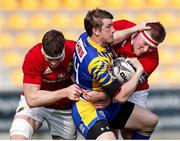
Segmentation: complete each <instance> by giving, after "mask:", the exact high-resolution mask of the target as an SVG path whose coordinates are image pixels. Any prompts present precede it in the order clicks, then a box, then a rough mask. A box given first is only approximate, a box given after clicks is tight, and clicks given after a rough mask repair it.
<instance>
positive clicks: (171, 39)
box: [0, 0, 180, 91]
mask: <svg viewBox="0 0 180 141" xmlns="http://www.w3.org/2000/svg"><path fill="white" fill-rule="evenodd" d="M96 7H99V8H102V9H106V10H109V11H110V12H111V13H112V14H113V15H114V19H115V20H116V19H127V20H131V21H133V22H135V23H140V22H142V21H144V20H157V21H161V22H162V24H163V25H164V26H165V28H166V31H167V37H166V39H165V41H164V43H162V44H161V45H160V46H159V53H160V65H159V67H158V68H157V69H156V71H155V72H154V73H153V74H152V76H151V77H150V84H151V88H154V89H159V88H162V89H163V88H169V89H174V88H178V87H179V86H180V75H179V72H180V61H179V60H180V47H179V45H180V41H179V39H180V38H179V35H180V25H179V23H180V1H179V0H163V1H162V0H126V1H125V0H75V1H73V2H72V1H71V0H0V56H1V59H0V82H1V83H0V91H7V90H12V91H13V90H20V89H21V87H22V72H21V65H22V62H23V57H24V54H25V53H26V52H27V50H28V49H29V48H31V47H32V46H33V45H35V44H36V43H39V42H41V38H42V36H43V34H44V33H45V32H46V31H48V30H50V29H57V30H61V31H62V32H63V33H64V35H65V37H66V38H68V39H73V40H76V39H77V38H78V36H79V35H80V33H81V32H83V31H84V30H83V18H84V16H85V15H86V13H87V11H88V10H90V9H94V8H96Z"/></svg>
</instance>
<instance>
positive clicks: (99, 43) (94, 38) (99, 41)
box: [90, 36, 107, 48]
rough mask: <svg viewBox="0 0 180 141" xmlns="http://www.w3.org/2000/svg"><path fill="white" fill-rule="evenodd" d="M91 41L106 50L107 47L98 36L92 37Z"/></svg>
mask: <svg viewBox="0 0 180 141" xmlns="http://www.w3.org/2000/svg"><path fill="white" fill-rule="evenodd" d="M90 39H91V40H92V41H93V42H94V43H96V44H97V45H98V46H100V47H103V48H105V47H106V46H107V45H105V44H104V43H103V42H102V41H101V40H100V39H99V38H98V37H96V36H91V37H90Z"/></svg>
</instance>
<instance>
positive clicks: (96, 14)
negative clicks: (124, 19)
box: [84, 8, 113, 36]
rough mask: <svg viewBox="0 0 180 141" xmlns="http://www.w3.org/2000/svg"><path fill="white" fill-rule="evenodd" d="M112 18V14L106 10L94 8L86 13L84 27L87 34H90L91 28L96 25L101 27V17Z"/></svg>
mask: <svg viewBox="0 0 180 141" xmlns="http://www.w3.org/2000/svg"><path fill="white" fill-rule="evenodd" d="M106 18H107V19H113V15H112V14H111V13H109V12H108V11H105V10H102V9H99V8H96V9H94V10H91V11H89V12H88V13H87V15H86V17H85V18H84V28H85V30H86V32H87V34H88V35H89V36H91V35H92V28H93V27H96V28H99V29H101V27H102V25H103V23H102V19H106Z"/></svg>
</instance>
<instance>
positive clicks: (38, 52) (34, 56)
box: [25, 43, 42, 60]
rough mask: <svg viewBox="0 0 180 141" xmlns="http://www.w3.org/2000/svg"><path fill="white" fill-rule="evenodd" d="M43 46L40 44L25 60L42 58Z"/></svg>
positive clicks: (30, 51)
mask: <svg viewBox="0 0 180 141" xmlns="http://www.w3.org/2000/svg"><path fill="white" fill-rule="evenodd" d="M41 48H42V44H41V43H38V44H36V45H35V46H33V47H32V48H31V49H30V50H29V51H28V52H27V53H26V55H25V59H28V60H34V59H35V60H38V59H39V58H41V57H42V53H41Z"/></svg>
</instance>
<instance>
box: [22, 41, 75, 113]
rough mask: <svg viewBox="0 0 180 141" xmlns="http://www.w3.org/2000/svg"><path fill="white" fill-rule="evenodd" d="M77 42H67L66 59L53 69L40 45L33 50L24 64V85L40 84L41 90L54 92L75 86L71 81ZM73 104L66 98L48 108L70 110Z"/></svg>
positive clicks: (29, 52)
mask: <svg viewBox="0 0 180 141" xmlns="http://www.w3.org/2000/svg"><path fill="white" fill-rule="evenodd" d="M75 44H76V42H74V41H70V40H66V41H65V59H64V60H63V61H62V62H60V64H59V66H58V67H56V68H51V67H50V66H49V65H48V62H47V61H46V60H45V58H44V56H43V54H42V52H41V48H42V44H41V43H39V44H37V45H35V46H34V47H33V48H31V49H30V50H29V51H28V53H27V54H26V56H25V59H24V63H23V67H22V69H23V74H24V78H23V83H30V84H38V85H40V86H41V88H40V89H41V90H48V91H54V90H58V89H62V88H65V87H68V86H69V85H71V84H73V82H72V80H71V75H72V65H73V52H74V47H75ZM71 104H72V102H71V101H70V100H69V99H67V98H65V99H62V100H60V101H58V102H57V103H55V104H51V105H49V106H48V108H53V109H62V108H70V107H71Z"/></svg>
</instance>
